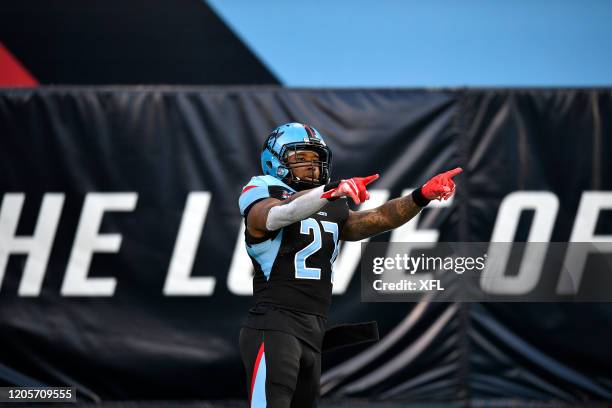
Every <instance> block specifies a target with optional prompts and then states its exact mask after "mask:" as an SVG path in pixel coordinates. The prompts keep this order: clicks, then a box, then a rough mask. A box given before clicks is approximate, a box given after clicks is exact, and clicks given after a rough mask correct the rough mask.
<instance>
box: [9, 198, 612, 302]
mask: <svg viewBox="0 0 612 408" xmlns="http://www.w3.org/2000/svg"><path fill="white" fill-rule="evenodd" d="M410 191H411V190H409V189H407V190H404V191H403V192H402V195H406V194H409V193H410ZM388 197H389V191H387V190H372V191H371V199H370V200H368V201H367V202H366V203H364V205H362V207H361V210H366V209H371V208H374V207H377V206H379V205H381V204H383V203H384V202H385V201H387V199H388ZM25 199H26V197H25V194H23V193H5V194H4V195H3V198H2V204H1V206H0V288H1V286H2V283H3V281H4V277H5V275H6V269H7V265H8V260H9V258H10V256H11V255H14V254H15V255H16V254H25V255H27V261H26V264H25V267H24V269H23V273H22V276H21V280H20V283H19V289H18V295H19V296H24V297H26V296H39V295H40V293H41V288H42V285H43V282H44V277H45V273H46V269H47V267H48V261H49V258H50V256H52V254H51V250H52V247H53V242H54V240H55V237H56V233H57V228H58V224H59V221H60V218H61V211H62V208H63V205H64V201H65V195H64V194H62V193H47V194H45V195H44V196H43V199H42V203H41V207H40V212H39V215H38V218H37V222H36V226H35V228H34V232H33V234H32V235H31V236H17V235H16V231H17V226H18V223H19V220H20V218H21V215H22V214H21V213H22V207H23V203H24V202H25ZM137 200H138V194H137V193H135V192H125V193H89V194H87V195H86V197H85V200H84V203H83V208H82V211H81V216H80V218H79V224H78V227H77V231H76V235H75V238H74V244H73V247H72V251H71V254H70V257H69V260H68V265H67V267H66V273H65V276H64V280H63V284H62V288H61V294H62V295H64V296H90V297H94V296H113V294H114V293H115V287H116V285H117V278H115V277H89V276H88V275H89V269H90V266H91V261H92V257H93V255H94V253H96V252H104V253H117V252H118V251H119V249H120V246H121V241H122V237H121V235H120V234H117V233H115V234H101V233H100V232H99V229H100V226H101V223H102V219H103V216H104V213H105V212H112V211H124V212H125V211H134V209H135V207H136V202H137ZM210 202H211V193H210V192H205V191H204V192H192V193H190V194H189V195H188V197H187V200H186V204H185V209H184V211H183V217H182V219H181V224H180V226H179V229H178V234H177V238H176V241H175V245H174V250H173V252H172V256H171V258H170V262H169V266H168V270H167V276H166V280H165V285H164V288H163V294H164V295H166V296H212V295H213V293H214V289H215V286H216V279H217V278H215V277H213V276H191V273H192V268H193V264H194V260H195V257H196V255H197V249H198V246H199V243H200V240H201V235H202V230H203V227H204V223H205V221H206V217H207V214H208V209H209V207H210ZM451 203H452V201H451V200H449V201H444V202H435V201H434V202H432V204H431V205H430V207H429V208H432V207H433V208H436V207H437V208H444V207H448V206H450V205H451ZM558 209H559V200H558V198H557V196H556V195H554V194H553V193H551V192H547V191H518V192H513V193H511V194H509V195H508V196H507V197H505V199H504V200H503V201H502V203H501V205H500V208H499V213H498V217H497V219H496V220H495V225H494V229H493V234H492V237H491V242H512V241H513V240H514V236H515V234H516V229H517V226H518V223H519V220H520V216H521V214H522V212H523V211H525V210H534V211H535V216H534V218H533V222H532V225H531V226H530V229H529V237H528V242H545V243H546V242H549V241H550V239H551V235H552V231H553V228H554V224H555V220H556V218H557V213H558ZM603 210H612V192H609V191H585V192H584V193H583V195H582V199H581V201H580V205H579V208H578V211H577V214H576V217H575V220H574V226H573V230H572V233H571V238H570V241H571V242H587V243H591V245H590V246H587V245H582V246H571V247H570V248H569V250H568V251H567V253H566V254H565V261H564V262H565V263H564V268H563V271H562V273H561V275H560V279H559V281H558V284H557V293H558V294H565V295H567V294H575V293H577V291H578V289H579V287H580V282H581V280H582V278H583V271H584V268H585V266H586V262H587V259H588V256H589V253H591V252H593V251H596V252H612V235H596V234H595V231H596V227H597V222H598V219H599V216H600V213H601V211H603ZM430 216H432V217H434V216H435V214H433V213H432V214H426V215H422V214H419V215H417V216H416V217H415V218H413V219H412V220H411V221H410V222H408V223H407V224H404V225H402V226H401V227H399V228H397V229H395V230H394V231H392V233H391V238H390V241H391V242H414V243H420V246H419V247H418V248H427V245H428V244H427V243H435V242H437V241H438V238H439V231H438V230H436V229H431V228H427V225H431V223H430V222H426V223H425V224H427V225H424V226H423V229H417V224H418V220H419V217H426V218H425V219H424V221H429V219H428V217H430ZM422 224H423V223H422ZM364 241H368V240H367V239H366V240H363V241H360V242H344V243H343V245H342V249H341V251H340V254H339V256H338V260H337V261H336V262H335V264H334V286H333V293H334V294H336V295H337V294H343V293H345V292H346V290H347V288H348V285H349V284H350V282H351V280H352V278H353V275H354V273H355V270H356V269H357V268H358V266H359V262H360V258H361V246H360V243H361V242H364ZM413 249H416V247H415V248H413ZM495 251H498V252H495ZM488 255H489V256H488V260H487V265H486V268H485V270H484V271H483V272H482V275H481V281H480V282H481V287H482V289H483V290H484V291H485V292H487V293H490V294H501V295H520V294H524V293H528V292H529V291H531V290H532V289H533V288H534V287H535V286H536V285H537V284H538V282H539V279H540V277H541V276H540V275H541V273H542V266H543V262H544V260H545V256H546V245H542V244H539V245H527V246H526V248H525V251H524V255H523V259H522V260H521V264H520V269H519V272H518V274H517V275H515V276H508V275H506V274H505V269H506V266H507V264H508V260H509V256H510V252H508V248H504V247H503V246H494V245H492V246H491V247H490V250H489V254H488ZM252 274H253V268H252V264H251V261H250V258H249V256H248V255H247V253H246V250H245V248H244V225H242V226H241V228H240V231H239V232H238V236H237V238H236V241H235V245H234V251H233V256H232V260H231V264H230V268H229V271H228V275H227V285H228V288H229V290H230V292H231V293H233V294H234V295H240V296H247V295H251V294H252V276H253V275H252ZM406 278H407V279H411V278H410V276H407V277H406ZM419 278H421V279H422V278H424V277H423V276H420V277H419Z"/></svg>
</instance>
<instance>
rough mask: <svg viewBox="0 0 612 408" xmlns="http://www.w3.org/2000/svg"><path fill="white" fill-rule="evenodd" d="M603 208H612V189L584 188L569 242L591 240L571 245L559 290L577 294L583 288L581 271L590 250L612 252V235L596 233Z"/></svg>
mask: <svg viewBox="0 0 612 408" xmlns="http://www.w3.org/2000/svg"><path fill="white" fill-rule="evenodd" d="M601 210H612V192H604V191H585V192H584V193H582V199H581V200H580V205H579V206H578V212H577V214H576V219H575V221H574V228H573V229H572V235H571V237H570V242H591V243H592V245H591V248H588V247H587V246H586V245H572V246H570V248H569V250H568V251H567V253H566V254H565V260H564V262H563V268H562V269H561V277H560V279H559V283H558V285H557V293H559V294H563V295H567V294H575V293H577V292H578V289H579V288H580V282H581V281H582V274H583V272H584V267H585V266H586V261H587V258H588V256H589V252H612V235H595V228H596V227H597V220H598V219H599V213H600V212H601Z"/></svg>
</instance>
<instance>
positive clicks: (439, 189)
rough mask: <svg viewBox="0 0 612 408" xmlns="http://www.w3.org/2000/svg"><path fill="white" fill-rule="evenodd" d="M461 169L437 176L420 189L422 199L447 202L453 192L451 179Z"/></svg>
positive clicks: (453, 186)
mask: <svg viewBox="0 0 612 408" xmlns="http://www.w3.org/2000/svg"><path fill="white" fill-rule="evenodd" d="M462 171H463V169H462V168H461V167H457V168H454V169H452V170H449V171H447V172H444V173H442V174H438V175H437V176H435V177H434V178H432V179H431V180H429V181H428V182H427V183H425V184H424V185H423V187H421V192H422V193H423V197H425V198H426V199H428V200H448V199H449V198H450V197H451V196H452V195H453V193H454V192H455V182H454V181H453V177H455V176H456V175H457V174H459V173H461V172H462Z"/></svg>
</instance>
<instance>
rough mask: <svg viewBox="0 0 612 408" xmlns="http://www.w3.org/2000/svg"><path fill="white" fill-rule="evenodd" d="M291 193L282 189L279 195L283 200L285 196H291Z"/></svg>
mask: <svg viewBox="0 0 612 408" xmlns="http://www.w3.org/2000/svg"><path fill="white" fill-rule="evenodd" d="M292 195H293V193H292V192H291V191H287V190H284V191H283V192H282V193H281V197H282V199H283V200H284V199H286V198H289V197H291V196H292Z"/></svg>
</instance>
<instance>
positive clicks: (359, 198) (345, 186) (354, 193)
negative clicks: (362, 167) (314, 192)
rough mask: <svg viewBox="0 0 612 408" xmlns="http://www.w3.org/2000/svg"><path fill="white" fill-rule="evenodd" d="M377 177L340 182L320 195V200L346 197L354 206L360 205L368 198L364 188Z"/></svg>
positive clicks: (354, 178) (374, 175)
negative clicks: (351, 200)
mask: <svg viewBox="0 0 612 408" xmlns="http://www.w3.org/2000/svg"><path fill="white" fill-rule="evenodd" d="M378 177H379V176H378V174H373V175H371V176H368V177H353V178H350V179H348V180H341V181H340V182H339V183H338V185H337V186H336V187H333V188H331V189H329V190H327V191H325V192H324V193H323V194H321V198H327V199H333V198H338V197H347V196H348V197H351V198H352V199H353V201H354V202H355V204H361V203H362V202H364V201H366V200H367V199H369V198H370V193H368V191H367V190H366V186H367V185H368V184H370V183H371V182H373V181H374V180H376V179H377V178H378Z"/></svg>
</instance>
